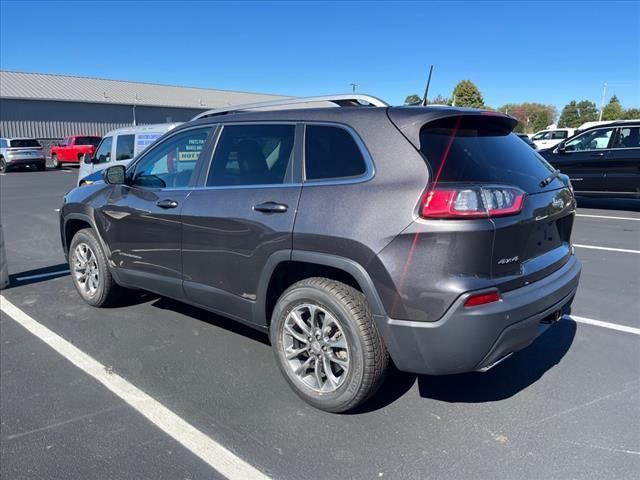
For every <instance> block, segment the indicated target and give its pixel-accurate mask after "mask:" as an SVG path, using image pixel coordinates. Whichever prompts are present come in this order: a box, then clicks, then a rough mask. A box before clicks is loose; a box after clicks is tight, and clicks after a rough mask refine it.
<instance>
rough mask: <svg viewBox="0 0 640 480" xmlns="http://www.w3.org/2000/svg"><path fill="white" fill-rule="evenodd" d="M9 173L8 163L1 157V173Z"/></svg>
mask: <svg viewBox="0 0 640 480" xmlns="http://www.w3.org/2000/svg"><path fill="white" fill-rule="evenodd" d="M6 171H7V162H6V161H5V159H4V158H2V157H0V173H4V172H6Z"/></svg>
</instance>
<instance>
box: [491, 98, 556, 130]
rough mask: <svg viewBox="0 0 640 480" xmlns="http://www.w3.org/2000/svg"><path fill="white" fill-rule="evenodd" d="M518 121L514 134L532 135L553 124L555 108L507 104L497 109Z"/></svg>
mask: <svg viewBox="0 0 640 480" xmlns="http://www.w3.org/2000/svg"><path fill="white" fill-rule="evenodd" d="M498 110H499V111H501V112H503V113H506V114H508V115H511V116H512V117H514V118H515V119H516V120H518V125H516V127H515V128H514V130H515V131H516V132H522V133H533V132H537V131H539V130H543V129H544V128H546V127H547V126H548V125H550V124H551V123H553V121H554V119H555V118H556V116H557V115H558V113H557V111H556V107H554V106H553V105H544V104H542V103H508V104H506V105H503V106H502V107H500V108H499V109H498Z"/></svg>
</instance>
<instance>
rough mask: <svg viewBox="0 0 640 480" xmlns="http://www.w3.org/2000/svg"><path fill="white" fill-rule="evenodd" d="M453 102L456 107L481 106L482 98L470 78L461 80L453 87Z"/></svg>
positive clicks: (482, 103) (482, 104)
mask: <svg viewBox="0 0 640 480" xmlns="http://www.w3.org/2000/svg"><path fill="white" fill-rule="evenodd" d="M452 96H453V102H454V104H455V106H456V107H471V108H483V107H484V99H483V98H482V94H481V93H480V90H478V87H476V85H475V84H474V83H473V82H472V81H471V80H462V81H461V82H459V83H458V84H457V85H456V88H454V89H453V94H452Z"/></svg>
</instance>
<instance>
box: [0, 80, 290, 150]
mask: <svg viewBox="0 0 640 480" xmlns="http://www.w3.org/2000/svg"><path fill="white" fill-rule="evenodd" d="M278 98H286V97H283V96H276V95H267V94H259V93H246V92H234V91H228V90H210V89H205V88H190V87H177V86H172V85H156V84H150V83H137V82H123V81H118V80H104V79H99V78H87V77H71V76H65V75H50V74H41V73H23V72H9V71H0V137H31V138H37V139H39V140H41V141H42V142H41V143H43V145H46V144H47V143H50V142H53V141H57V140H59V139H61V138H63V137H65V136H67V135H104V134H105V133H107V132H108V131H109V130H113V129H115V128H120V127H126V126H131V125H143V124H151V123H165V122H184V121H187V120H190V119H191V118H193V117H194V116H195V115H197V114H198V113H200V112H202V111H204V110H209V109H212V108H222V107H227V106H229V105H235V104H243V103H254V102H263V101H269V100H275V99H278Z"/></svg>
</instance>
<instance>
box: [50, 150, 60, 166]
mask: <svg viewBox="0 0 640 480" xmlns="http://www.w3.org/2000/svg"><path fill="white" fill-rule="evenodd" d="M51 166H52V167H53V168H60V167H61V166H62V164H61V163H60V162H59V161H58V156H57V155H56V154H55V153H54V154H53V155H51Z"/></svg>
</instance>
